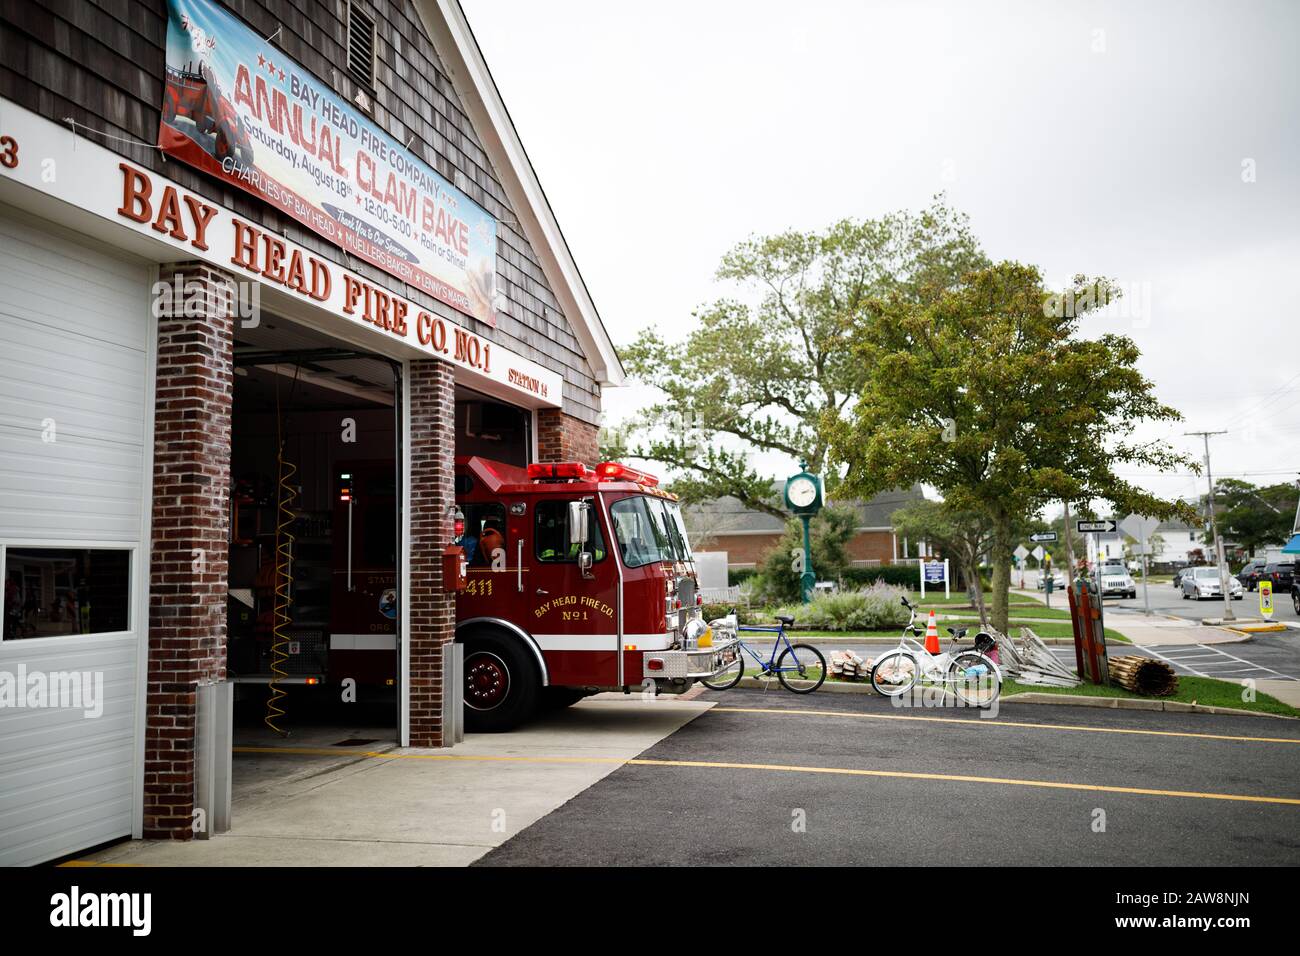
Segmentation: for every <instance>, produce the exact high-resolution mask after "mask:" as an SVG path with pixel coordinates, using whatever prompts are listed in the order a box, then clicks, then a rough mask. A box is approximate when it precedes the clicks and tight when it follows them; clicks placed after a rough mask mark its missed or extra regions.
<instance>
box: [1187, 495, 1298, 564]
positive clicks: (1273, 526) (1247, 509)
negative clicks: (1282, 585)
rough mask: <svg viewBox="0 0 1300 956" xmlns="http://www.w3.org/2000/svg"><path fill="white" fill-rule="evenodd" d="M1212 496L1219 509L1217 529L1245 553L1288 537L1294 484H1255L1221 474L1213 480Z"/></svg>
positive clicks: (1294, 500)
mask: <svg viewBox="0 0 1300 956" xmlns="http://www.w3.org/2000/svg"><path fill="white" fill-rule="evenodd" d="M1214 497H1215V505H1216V506H1217V507H1218V508H1219V509H1220V510H1219V512H1218V519H1219V520H1218V525H1219V533H1220V534H1221V535H1223V537H1224V538H1225V539H1227V540H1229V541H1232V542H1235V543H1236V544H1237V545H1238V546H1240V547H1241V548H1244V549H1245V551H1246V553H1247V554H1254V553H1255V552H1256V551H1257V550H1259V549H1260V548H1261V547H1262V546H1263V545H1268V544H1281V543H1283V542H1284V541H1286V539H1287V538H1288V537H1290V535H1291V523H1292V521H1293V520H1294V519H1295V507H1296V489H1295V486H1294V485H1289V484H1277V485H1268V486H1266V487H1263V488H1257V487H1256V486H1254V485H1252V484H1251V483H1250V482H1248V481H1240V480H1238V479H1236V478H1221V479H1219V480H1218V481H1216V482H1215V483H1214ZM1207 543H1209V542H1208V541H1207Z"/></svg>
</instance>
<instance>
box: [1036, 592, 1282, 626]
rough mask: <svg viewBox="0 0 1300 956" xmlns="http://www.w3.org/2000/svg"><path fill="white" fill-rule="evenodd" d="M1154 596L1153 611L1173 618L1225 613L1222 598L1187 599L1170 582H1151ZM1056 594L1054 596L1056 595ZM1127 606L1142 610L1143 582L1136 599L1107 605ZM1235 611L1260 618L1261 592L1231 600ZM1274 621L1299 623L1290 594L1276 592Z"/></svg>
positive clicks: (1152, 595) (1192, 617)
mask: <svg viewBox="0 0 1300 956" xmlns="http://www.w3.org/2000/svg"><path fill="white" fill-rule="evenodd" d="M1148 590H1149V596H1150V599H1151V610H1152V612H1154V613H1157V614H1170V615H1173V616H1174V617H1185V618H1187V619H1188V620H1192V621H1199V620H1201V618H1205V617H1222V616H1223V599H1222V598H1216V599H1215V600H1209V599H1206V600H1204V601H1193V600H1191V599H1188V600H1186V601H1184V600H1183V599H1182V597H1181V596H1180V595H1181V593H1182V592H1180V591H1176V590H1174V588H1173V585H1170V584H1152V585H1150V586H1149V588H1148ZM1053 597H1055V595H1053ZM1112 606H1113V607H1118V608H1128V609H1133V610H1138V611H1141V610H1142V609H1143V607H1144V605H1143V603H1142V585H1141V583H1139V584H1138V593H1137V597H1136V598H1124V599H1123V600H1114V599H1111V600H1108V601H1106V607H1112ZM1232 613H1233V614H1234V615H1235V616H1237V617H1259V616H1260V613H1259V592H1258V591H1253V592H1252V591H1246V592H1245V594H1243V595H1242V599H1241V600H1240V601H1233V602H1232ZM1273 620H1275V621H1291V622H1293V623H1295V622H1300V614H1296V612H1295V606H1294V605H1293V604H1292V603H1291V595H1290V594H1289V593H1288V594H1274V595H1273Z"/></svg>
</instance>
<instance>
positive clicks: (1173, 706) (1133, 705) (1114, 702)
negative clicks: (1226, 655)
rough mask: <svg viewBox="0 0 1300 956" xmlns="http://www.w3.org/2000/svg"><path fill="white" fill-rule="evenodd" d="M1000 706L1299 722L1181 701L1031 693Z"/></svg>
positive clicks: (1012, 697)
mask: <svg viewBox="0 0 1300 956" xmlns="http://www.w3.org/2000/svg"><path fill="white" fill-rule="evenodd" d="M1001 703H1004V704H1010V703H1020V704H1067V705H1069V706H1071V707H1101V708H1103V709H1106V710H1163V711H1167V712H1169V713H1174V714H1231V715H1234V716H1238V717H1277V718H1279V719H1281V720H1300V717H1291V716H1289V715H1287V714H1270V713H1267V712H1266V711H1262V710H1242V709H1241V708H1240V707H1211V706H1209V705H1207V704H1186V703H1183V702H1182V701H1179V700H1159V699H1155V698H1153V699H1151V700H1146V699H1142V698H1137V697H1085V696H1082V695H1080V694H1039V693H1034V692H1032V691H1030V692H1027V693H1020V694H1012V695H1011V696H1010V697H1003V698H1001Z"/></svg>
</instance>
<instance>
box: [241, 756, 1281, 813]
mask: <svg viewBox="0 0 1300 956" xmlns="http://www.w3.org/2000/svg"><path fill="white" fill-rule="evenodd" d="M234 750H235V752H236V753H270V754H307V755H318V756H336V755H339V754H342V755H344V756H349V757H374V758H380V759H389V760H445V761H488V762H498V763H529V764H575V763H577V764H620V765H622V764H627V765H629V766H636V767H696V768H700V769H716V770H767V771H776V772H780V773H826V774H841V775H844V776H851V777H892V778H896V779H901V780H947V781H953V782H956V783H988V784H1001V785H1004V786H1018V787H1045V788H1048V789H1054V790H1084V791H1090V792H1094V793H1128V794H1137V795H1139V796H1152V797H1195V798H1199V799H1202V800H1229V801H1235V802H1239V803H1279V804H1286V805H1289V806H1300V799H1298V798H1293V797H1256V796H1251V795H1250V794H1244V793H1202V792H1200V791H1196V790H1153V789H1147V788H1143V787H1111V786H1106V785H1105V784H1092V783H1059V782H1057V781H1054V780H1019V779H1016V778H1012V777H975V776H969V775H965V774H948V773H922V772H917V771H908V770H859V769H855V768H852V767H804V766H799V765H793V764H769V763H732V762H729V761H721V760H653V759H650V758H645V757H633V758H632V759H630V760H624V759H623V758H621V757H520V756H505V755H501V756H496V755H490V754H399V753H381V752H378V751H366V750H343V751H338V750H325V749H318V748H312V747H235V748H234Z"/></svg>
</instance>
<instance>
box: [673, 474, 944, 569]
mask: <svg viewBox="0 0 1300 956" xmlns="http://www.w3.org/2000/svg"><path fill="white" fill-rule="evenodd" d="M784 492H785V482H784V481H778V482H775V483H774V484H773V493H774V500H776V501H780V500H782V498H783V496H784ZM924 497H925V496H924V495H923V494H922V493H921V486H920V485H914V486H913V487H912V488H910V489H907V490H903V491H886V492H881V493H880V494H878V495H876V496H874V497H873V498H869V499H867V500H865V501H861V500H850V501H838V502H830V504H832V505H839V506H847V507H850V508H852V509H853V510H854V512H855V514H856V515H857V521H856V523H855V525H854V533H853V537H852V538H850V539H849V542H848V545H847V551H848V553H849V558H850V560H851V562H852V564H853V565H854V566H855V567H871V566H875V565H881V564H898V563H902V562H908V561H915V560H916V559H917V557H918V555H919V554H921V553H922V549H923V547H924V543H923V542H919V541H910V540H908V539H907V538H906V537H904V536H901V535H898V534H897V533H895V531H894V525H893V516H894V512H895V511H897V510H898V509H899V508H902V507H903V506H904V505H907V504H911V503H912V502H914V501H921V500H923V499H924ZM685 518H686V523H687V528H688V530H689V532H690V534H691V540H692V542H694V544H695V547H696V550H697V551H709V552H720V551H725V552H726V554H727V568H728V569H729V570H733V571H734V570H741V569H746V568H756V567H758V566H759V565H760V564H762V562H763V559H764V558H765V557H766V556H767V553H768V552H769V551H771V550H772V548H774V547H776V545H777V542H779V541H780V540H781V535H782V534H784V533H785V524H786V519H782V518H778V517H776V516H775V515H772V514H769V513H768V512H766V511H760V510H758V509H756V508H750V507H749V506H747V505H745V504H744V503H743V502H742V501H740V500H739V499H737V498H733V497H730V496H727V497H723V498H716V499H714V500H712V501H706V502H701V503H699V504H694V505H688V506H687V507H686V509H685Z"/></svg>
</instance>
